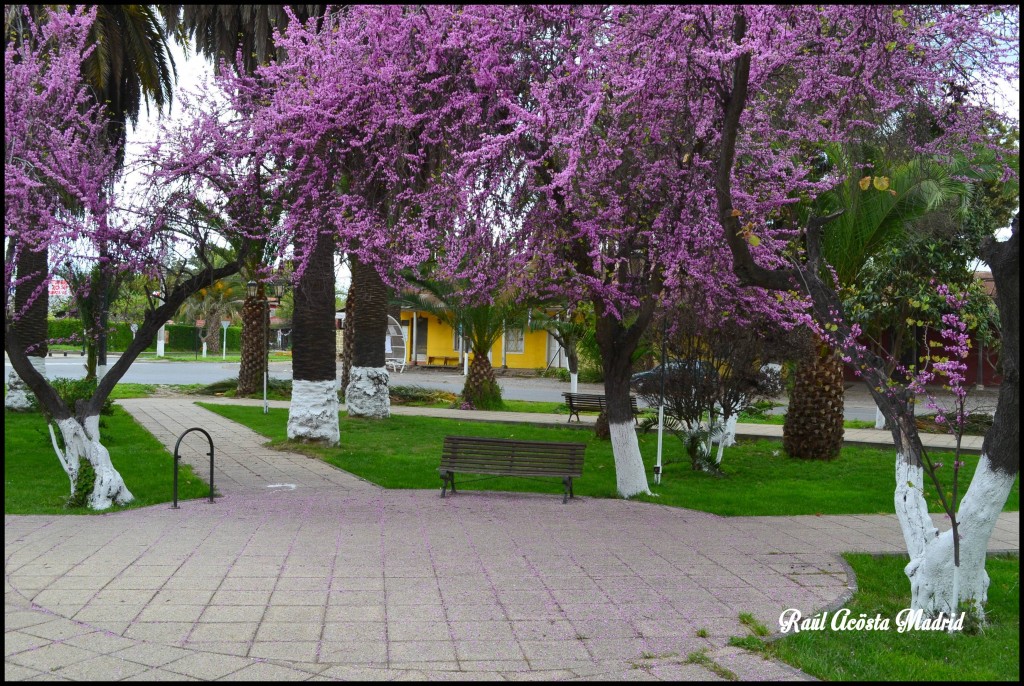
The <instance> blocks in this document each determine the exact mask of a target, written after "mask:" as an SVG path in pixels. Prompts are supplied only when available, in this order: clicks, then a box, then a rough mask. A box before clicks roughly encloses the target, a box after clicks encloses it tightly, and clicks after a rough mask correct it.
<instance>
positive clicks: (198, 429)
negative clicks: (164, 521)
mask: <svg viewBox="0 0 1024 686" xmlns="http://www.w3.org/2000/svg"><path fill="white" fill-rule="evenodd" d="M193 431H202V432H203V435H204V436H206V440H207V441H208V442H209V443H210V453H209V455H210V502H211V503H212V502H213V438H211V437H210V433H209V432H208V431H207V430H206V429H201V428H199V427H198V426H193V427H192V428H191V429H186V430H185V433H183V434H181V435H180V436H178V442H177V443H175V444H174V505H172V506H171V509H173V510H177V509H178V460H180V459H181V456H180V455H178V446H180V445H181V440H182V439H183V438H185V436H187V435H188V434H189V433H191V432H193Z"/></svg>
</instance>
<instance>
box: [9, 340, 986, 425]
mask: <svg viewBox="0 0 1024 686" xmlns="http://www.w3.org/2000/svg"><path fill="white" fill-rule="evenodd" d="M115 360H116V355H111V356H110V361H111V362H114V361H115ZM238 367H239V363H237V362H223V363H222V362H168V361H162V362H157V361H153V360H142V361H140V360H136V361H135V363H134V364H132V366H131V368H129V370H128V372H127V373H126V374H125V375H124V377H123V378H122V379H121V381H123V382H125V383H140V384H196V383H202V384H209V383H214V382H216V381H223V380H224V379H230V378H234V377H237V376H238ZM46 369H47V373H48V374H49V375H50V376H51V377H66V378H71V379H80V378H82V377H84V376H85V364H84V358H83V357H81V356H80V355H78V354H77V353H68V356H67V357H64V356H62V355H61V354H60V353H57V354H56V355H55V356H53V357H48V358H47V359H46ZM9 370H10V365H9V362H8V361H7V356H6V355H5V356H4V378H5V379H6V378H7V374H8V372H9ZM496 371H497V379H498V385H499V386H501V391H502V396H503V397H504V398H506V399H508V400H532V401H548V402H561V401H562V393H564V392H566V391H568V390H569V383H568V382H565V381H559V380H557V379H544V378H540V377H522V376H503V375H502V374H501V373H500V371H499V370H496ZM461 372H462V370H461V368H456V367H450V368H447V369H440V368H429V369H427V368H416V367H408V366H407V367H406V368H405V371H404V372H402V373H401V374H394V373H393V374H392V375H391V383H392V385H396V386H422V387H424V388H433V389H439V390H445V391H450V392H452V393H459V392H461V391H462V386H463V384H464V383H465V377H464V376H463V375H462V373H461ZM270 378H272V379H290V378H292V365H291V362H271V363H270ZM997 390H998V389H997V388H996V387H990V388H986V389H985V390H983V391H972V396H973V403H972V406H975V407H977V409H979V410H980V411H985V412H992V411H993V408H994V407H995V402H996V393H997ZM579 391H580V392H581V393H603V392H604V387H603V385H601V384H585V383H580V384H579ZM776 402H780V403H782V406H781V407H777V408H775V410H773V413H775V414H781V413H783V412H785V410H786V407H785V404H786V398H785V396H783V397H780V398H777V399H776ZM919 412H920V413H921V414H924V413H926V412H928V410H927V409H925V406H924V403H922V405H921V408H920V409H919ZM843 414H844V416H845V418H846V419H859V420H865V421H874V419H875V404H874V401H873V400H872V399H871V397H870V396H869V395H868V393H867V390H866V389H865V388H864V384H863V383H851V384H847V391H846V397H845V405H844V412H843Z"/></svg>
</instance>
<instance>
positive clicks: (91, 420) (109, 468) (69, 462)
mask: <svg viewBox="0 0 1024 686" xmlns="http://www.w3.org/2000/svg"><path fill="white" fill-rule="evenodd" d="M57 427H58V428H59V429H60V434H61V438H62V439H63V441H64V449H63V450H61V449H60V447H59V446H58V445H57V441H56V437H55V436H54V435H53V427H52V426H51V427H50V438H51V440H52V441H53V448H54V450H55V451H56V452H57V458H58V459H59V460H60V463H61V466H62V467H63V468H64V472H65V473H66V474H67V475H68V479H69V480H70V481H71V496H72V497H73V496H74V495H75V493H76V491H78V490H79V489H81V488H88V490H89V493H88V495H87V496H85V503H86V504H87V505H88V507H89V508H90V509H93V510H105V509H107V508H109V507H110V506H111V505H112V504H117V505H127V504H128V503H130V502H131V501H132V500H134V499H135V497H134V496H133V495H132V494H131V491H129V490H128V487H127V486H126V485H125V483H124V479H123V478H121V474H120V473H119V472H118V471H117V469H115V468H114V465H113V463H112V462H111V461H110V453H109V452H108V451H107V449H106V448H105V447H103V444H102V443H100V418H99V415H95V414H94V415H86V417H85V420H84V421H82V422H79V421H78V420H77V419H75V418H73V417H68V418H65V419H59V420H57ZM85 464H88V466H89V468H88V470H86V469H84V465H85ZM89 472H91V475H90V477H91V476H93V475H94V477H95V478H94V480H93V483H92V487H91V488H89V484H88V483H84V482H83V483H79V482H80V481H81V480H83V479H85V478H86V476H87V474H89Z"/></svg>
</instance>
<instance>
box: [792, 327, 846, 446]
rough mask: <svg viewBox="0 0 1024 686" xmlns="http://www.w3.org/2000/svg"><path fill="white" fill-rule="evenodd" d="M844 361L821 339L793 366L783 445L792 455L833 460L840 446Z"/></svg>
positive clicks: (841, 442) (841, 444)
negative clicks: (811, 353)
mask: <svg viewBox="0 0 1024 686" xmlns="http://www.w3.org/2000/svg"><path fill="white" fill-rule="evenodd" d="M843 392H844V384H843V362H842V360H840V359H839V357H838V356H836V355H835V353H833V352H832V350H831V349H830V348H829V347H828V345H826V344H825V343H823V342H822V341H821V340H817V341H815V354H813V355H811V356H810V357H809V358H807V359H805V360H802V361H801V362H800V363H799V364H798V365H797V368H796V374H795V376H794V384H793V390H792V392H791V393H790V398H789V409H788V410H787V411H786V421H785V424H783V429H782V447H783V449H784V450H785V451H786V453H788V454H789V455H790V456H792V457H799V458H801V459H804V460H833V459H835V458H837V457H839V451H840V449H842V447H843Z"/></svg>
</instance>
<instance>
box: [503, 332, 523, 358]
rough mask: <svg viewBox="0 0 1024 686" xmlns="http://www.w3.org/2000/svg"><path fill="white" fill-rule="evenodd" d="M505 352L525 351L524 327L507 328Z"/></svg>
mask: <svg viewBox="0 0 1024 686" xmlns="http://www.w3.org/2000/svg"><path fill="white" fill-rule="evenodd" d="M505 352H506V353H521V352H523V330H522V329H506V330H505Z"/></svg>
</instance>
